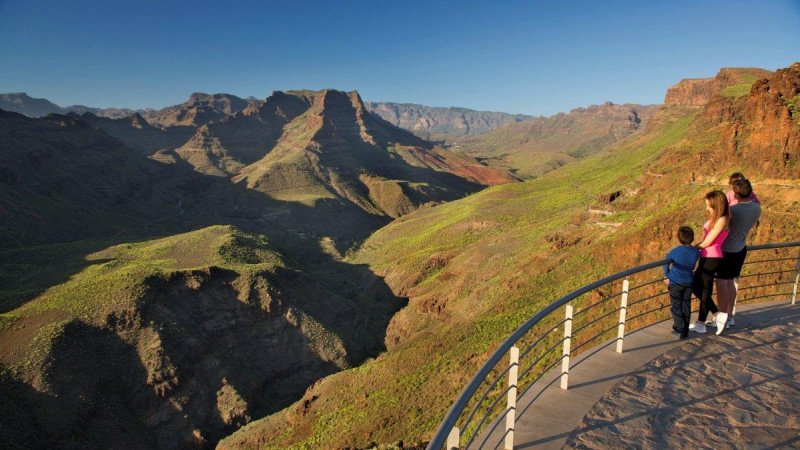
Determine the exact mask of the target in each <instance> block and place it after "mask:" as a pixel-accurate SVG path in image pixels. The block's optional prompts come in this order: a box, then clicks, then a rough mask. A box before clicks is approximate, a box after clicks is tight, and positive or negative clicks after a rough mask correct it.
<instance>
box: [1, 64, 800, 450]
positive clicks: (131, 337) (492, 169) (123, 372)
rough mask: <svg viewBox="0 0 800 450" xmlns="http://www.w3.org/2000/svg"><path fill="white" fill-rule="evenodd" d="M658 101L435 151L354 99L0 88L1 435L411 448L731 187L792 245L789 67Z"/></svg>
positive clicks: (32, 441)
mask: <svg viewBox="0 0 800 450" xmlns="http://www.w3.org/2000/svg"><path fill="white" fill-rule="evenodd" d="M681 86H683V87H681ZM670 92H671V94H669V95H668V96H667V97H668V98H667V102H666V104H665V105H660V106H640V105H629V104H626V105H615V104H611V103H607V104H605V105H597V106H590V107H587V108H578V109H575V110H573V111H571V112H570V113H568V114H559V115H556V116H553V117H549V118H538V119H533V118H525V119H530V120H527V121H525V122H518V119H522V118H521V117H515V116H508V117H506V118H499V117H498V118H496V121H495V122H492V120H495V119H492V120H488V119H487V123H486V127H487V129H489V128H492V127H494V130H493V131H491V132H489V133H486V134H483V135H481V136H468V134H469V132H464V133H462V134H463V136H461V137H459V138H458V139H455V138H450V137H448V138H447V139H448V143H447V146H448V148H443V146H441V145H437V144H434V143H432V142H429V141H426V140H423V139H421V138H420V137H419V136H416V135H414V134H412V133H411V132H409V131H407V130H405V129H402V128H399V127H397V126H395V125H393V124H392V123H390V121H388V120H386V119H384V118H381V117H379V116H378V115H376V114H373V113H370V112H369V111H368V108H367V105H365V104H364V102H362V100H361V98H360V97H359V95H358V93H357V92H355V91H354V92H341V91H335V90H324V91H288V92H274V93H273V94H272V95H271V96H270V97H268V98H267V99H264V100H255V99H240V98H237V97H235V96H230V95H227V94H216V95H207V94H193V95H192V97H191V98H190V99H189V100H188V101H187V102H185V103H183V104H181V105H176V106H173V107H169V108H165V109H162V110H158V111H153V110H146V111H122V110H120V115H121V116H118V115H117V113H116V112H111V111H109V110H95V109H92V108H86V107H80V108H84V109H74V108H78V107H70V109H69V110H67V109H59V110H49V108H59V107H57V106H56V105H53V104H52V103H49V102H46V101H43V100H41V99H39V100H36V99H30V97H27V96H24V94H6V95H3V96H2V97H1V98H2V102H3V103H2V106H0V108H2V109H3V111H0V423H3V424H4V425H3V426H2V427H0V442H3V443H4V444H6V445H8V446H11V447H24V448H39V447H70V448H72V447H75V448H77V447H85V446H94V447H134V446H135V447H140V448H183V447H212V446H214V445H216V444H217V443H219V445H220V448H241V447H247V448H249V447H269V448H275V447H288V446H292V445H296V446H298V447H303V446H310V447H345V446H351V447H366V446H368V445H370V444H371V443H373V442H375V443H385V444H397V443H398V442H399V441H401V440H402V441H403V442H405V443H407V444H408V443H412V442H424V441H425V440H426V439H428V438H429V437H430V436H431V434H432V432H433V430H434V429H435V427H436V425H437V424H438V422H439V419H440V418H441V417H442V416H443V414H444V412H445V410H446V408H447V407H448V406H449V405H450V402H451V401H452V399H454V398H455V397H456V395H457V394H458V391H459V390H460V389H461V388H462V386H463V384H464V381H465V380H466V379H468V377H470V376H471V375H472V373H473V372H474V370H475V368H477V367H478V366H479V365H480V364H481V363H482V362H483V361H484V360H485V359H486V357H487V355H488V353H489V350H490V349H491V347H492V345H494V344H495V343H496V342H497V341H498V339H501V338H503V337H505V336H506V335H507V334H508V333H509V332H510V331H511V330H513V329H515V328H516V327H517V326H518V325H519V324H520V323H521V322H522V321H524V320H526V319H527V318H528V317H530V316H532V315H533V314H534V313H535V312H536V311H537V310H538V308H540V307H541V305H545V304H548V303H549V302H550V301H551V300H553V299H554V297H558V296H560V295H561V294H563V293H564V292H568V291H569V290H570V289H572V288H573V287H575V286H580V285H583V284H585V283H586V282H587V280H592V279H596V278H597V277H599V276H602V275H603V274H607V273H609V272H613V271H617V270H619V269H621V268H625V267H630V266H631V265H635V264H638V263H641V262H644V261H650V260H654V259H658V258H660V257H661V256H663V254H664V253H665V250H666V249H668V248H669V247H670V246H672V245H673V244H674V242H672V235H673V232H674V230H675V229H676V228H677V226H679V225H683V224H689V225H690V226H692V227H693V228H695V230H696V231H698V230H699V227H700V225H701V222H702V221H703V217H704V215H703V214H704V213H703V211H704V209H703V205H702V202H701V200H700V199H702V195H703V194H704V193H705V192H706V191H707V190H708V189H711V188H716V187H723V186H721V185H720V184H719V183H720V182H721V181H723V180H724V179H726V177H727V175H728V174H729V173H730V172H732V171H737V170H738V171H743V172H745V173H746V175H747V176H748V177H750V178H751V179H752V180H753V181H754V183H755V188H756V191H757V192H758V195H759V198H761V199H762V201H763V203H764V204H765V209H764V213H763V215H762V220H761V223H760V224H759V226H758V228H757V229H756V232H755V236H754V240H755V242H768V241H785V240H789V239H798V238H800V217H799V216H798V214H797V204H798V203H800V194H798V187H797V186H796V180H797V179H798V178H800V164H797V161H798V159H800V154H798V152H800V150H799V149H800V125H798V122H799V121H800V106H798V105H800V97H799V96H798V93H800V64H794V65H792V66H791V67H790V68H787V69H781V70H778V71H777V72H775V73H771V72H766V71H758V70H753V69H741V70H740V69H723V71H721V72H720V74H719V75H718V76H717V77H716V78H714V79H709V80H705V81H697V80H694V81H692V82H687V81H684V82H681V83H680V84H679V85H677V86H676V87H673V88H671V89H670ZM375 105H379V104H374V105H373V106H375ZM6 107H8V109H7V108H6ZM14 108H16V109H14ZM11 109H13V110H14V111H20V112H23V113H25V114H26V115H30V116H41V115H44V116H43V117H39V118H33V117H26V116H25V115H22V114H18V113H16V112H11V111H10V110H11ZM376 109H377V107H376ZM396 111H401V109H399V107H398V109H397V110H396ZM452 111H455V110H454V109H451V112H452ZM123 112H124V114H122V113H123ZM48 114H49V115H48ZM458 114H462V119H463V120H464V121H465V122H464V123H466V124H468V129H469V130H471V131H475V130H476V129H477V128H478V124H479V123H480V121H479V120H477V119H475V121H474V123H472V122H470V121H472V120H473V119H472V118H470V117H472V116H470V115H469V114H468V112H467V111H462V112H460V113H458ZM401 115H402V114H401ZM411 116H412V115H411V113H409V116H408V117H411ZM509 117H510V118H511V119H509ZM414 120H415V122H414V123H417V122H419V120H421V119H414ZM504 120H510V122H508V123H505V125H502V124H501V123H500V122H501V121H504ZM431 123H433V122H431ZM412 128H413V125H412ZM431 129H432V128H431ZM463 130H466V128H463V129H462V131H463ZM692 174H694V176H693V175H692ZM522 178H527V179H529V181H528V182H525V183H521V182H518V181H519V180H520V179H522ZM486 187H491V188H489V189H485V188H486Z"/></svg>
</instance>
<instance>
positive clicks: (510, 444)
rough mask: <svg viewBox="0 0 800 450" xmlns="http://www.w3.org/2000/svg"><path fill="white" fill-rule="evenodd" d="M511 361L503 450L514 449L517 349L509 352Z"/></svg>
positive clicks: (517, 372) (517, 370) (517, 371)
mask: <svg viewBox="0 0 800 450" xmlns="http://www.w3.org/2000/svg"><path fill="white" fill-rule="evenodd" d="M509 354H510V355H511V361H510V362H509V365H510V368H509V369H508V405H507V408H508V410H507V412H506V445H505V450H513V449H514V422H516V421H517V375H518V374H519V348H517V347H511V349H510V350H509Z"/></svg>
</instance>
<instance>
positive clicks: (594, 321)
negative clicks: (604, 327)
mask: <svg viewBox="0 0 800 450" xmlns="http://www.w3.org/2000/svg"><path fill="white" fill-rule="evenodd" d="M619 311H620V308H615V309H612V310H611V311H609V312H607V313H605V314H603V315H602V316H600V317H597V318H596V319H594V320H592V321H591V322H587V323H585V324H583V325H581V326H580V327H578V328H576V329H574V330H572V334H578V332H579V331H581V330H583V329H585V328H586V327H589V326H591V325H594V324H596V323H597V322H599V321H601V320H603V319H605V318H606V317H608V316H610V315H612V314H617V313H619ZM617 325H618V324H616V323H615V324H614V326H615V327H616V326H617Z"/></svg>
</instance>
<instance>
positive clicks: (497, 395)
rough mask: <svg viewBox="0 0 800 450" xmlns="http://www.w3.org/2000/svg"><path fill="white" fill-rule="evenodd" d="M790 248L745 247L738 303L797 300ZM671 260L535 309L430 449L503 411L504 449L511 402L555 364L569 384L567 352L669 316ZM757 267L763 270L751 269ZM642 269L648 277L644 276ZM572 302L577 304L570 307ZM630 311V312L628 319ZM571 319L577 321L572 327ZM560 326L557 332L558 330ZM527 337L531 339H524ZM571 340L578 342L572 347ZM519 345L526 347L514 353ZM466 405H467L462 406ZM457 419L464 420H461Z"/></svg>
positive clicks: (460, 444) (464, 438) (465, 441)
mask: <svg viewBox="0 0 800 450" xmlns="http://www.w3.org/2000/svg"><path fill="white" fill-rule="evenodd" d="M795 248H798V249H800V242H790V243H783V244H765V245H754V246H748V247H747V250H748V261H746V262H745V266H744V268H743V270H742V276H741V277H740V281H739V282H738V284H737V288H738V295H737V303H744V302H750V301H755V300H761V299H766V298H770V297H777V296H784V297H788V296H789V295H790V294H791V302H792V304H795V302H796V298H797V286H798V280H799V279H800V252H798V253H797V254H796V255H795V254H794V253H792V255H791V256H786V255H781V254H780V253H781V252H786V253H787V254H788V252H793V251H794V249H795ZM769 250H772V251H774V254H773V255H772V256H771V257H770V255H766V256H763V257H762V256H761V255H762V252H763V253H768V252H767V251H769ZM756 252H757V253H756ZM754 254H757V255H758V259H755V260H750V258H752V257H754ZM789 261H792V262H794V267H792V268H791V269H787V266H789V265H790V264H789ZM670 262H672V261H671V260H661V261H655V262H652V263H649V264H644V265H641V266H638V267H634V268H632V269H628V270H625V271H622V272H619V273H616V274H614V275H610V276H608V277H605V278H603V279H601V280H598V281H596V282H594V283H591V284H588V285H586V286H584V287H582V288H580V289H577V290H575V291H573V292H570V293H569V294H567V295H565V296H564V297H562V298H560V299H558V300H556V301H554V302H553V303H551V304H549V305H548V306H546V307H545V308H543V309H542V310H540V311H539V312H538V313H537V314H536V315H534V316H533V317H531V318H530V319H529V320H528V321H527V322H525V323H524V324H522V326H520V327H519V328H517V330H516V331H514V332H513V333H512V334H511V336H509V337H508V339H506V340H505V341H504V342H503V343H502V344H500V346H499V347H498V348H497V350H495V352H494V353H492V355H491V356H490V357H489V359H488V360H487V361H486V363H484V365H483V366H482V367H481V368H480V369H479V370H478V372H477V373H476V374H475V376H474V377H473V378H472V380H470V382H469V383H468V384H467V386H466V387H465V388H464V390H463V391H462V392H461V395H460V396H459V397H458V399H456V401H455V403H453V405H452V406H451V407H450V410H449V411H448V413H447V415H446V416H445V418H444V419H443V420H442V422H441V423H440V425H439V428H438V429H437V431H436V434H435V435H434V436H433V438H432V439H431V442H430V443H429V444H428V449H429V450H432V449H440V448H442V447H445V446H446V448H447V449H448V450H449V449H453V448H469V447H470V446H471V445H472V444H473V443H474V442H475V440H476V438H478V436H479V435H481V433H482V432H483V431H484V430H485V428H486V426H487V425H488V424H489V423H492V422H494V427H498V426H500V425H501V424H502V418H503V416H505V430H506V431H505V433H503V434H502V438H501V439H503V440H504V445H505V448H513V441H514V424H515V422H516V401H517V399H518V398H521V397H522V396H523V395H525V393H526V392H527V391H528V390H529V389H530V388H531V387H532V386H533V385H534V383H536V382H537V381H538V380H539V379H541V378H542V377H543V376H544V375H545V374H547V373H548V372H550V371H551V369H554V368H555V367H557V366H558V364H559V363H560V364H561V377H560V382H561V388H562V389H567V388H568V385H569V360H570V356H571V355H577V354H579V353H580V351H578V350H579V349H587V348H589V347H588V345H589V344H590V343H596V342H598V341H599V340H600V339H601V338H603V337H606V339H605V340H603V341H601V342H605V341H607V339H608V338H611V337H612V334H611V333H612V332H613V331H614V330H616V331H617V338H616V351H617V352H618V353H622V351H623V343H624V337H625V329H626V326H627V327H628V328H629V329H630V330H638V329H640V328H644V327H645V326H648V325H651V324H653V323H656V322H658V321H660V320H663V319H666V318H667V316H668V315H669V307H670V303H669V294H668V292H667V291H666V290H665V289H664V286H665V285H664V284H663V283H662V281H663V272H662V269H661V267H662V266H663V265H664V264H668V263H670ZM755 266H758V267H760V268H763V269H764V270H763V271H761V272H754V271H753V268H754V267H755ZM654 269H657V270H658V271H659V273H658V276H656V277H654V276H653V275H652V273H650V272H651V271H652V270H654ZM648 273H649V276H650V279H647V278H644V279H643V280H642V278H643V277H646V276H647V275H648ZM632 278H633V282H632ZM619 280H623V282H622V285H621V289H620V290H618V291H613V290H612V292H610V293H609V292H605V291H604V290H603V288H607V287H608V286H611V285H612V283H614V282H617V281H619ZM789 284H791V285H792V286H793V287H792V291H791V293H788V292H785V291H784V290H783V289H785V286H786V285H789ZM606 290H607V289H606ZM589 293H595V294H596V297H599V299H598V300H596V301H589V302H587V301H586V300H587V299H586V298H585V296H586V294H589ZM617 298H619V304H618V306H617V304H613V305H612V304H611V301H612V300H614V299H617ZM629 298H630V299H631V302H630V303H629V302H628V300H629ZM589 300H591V299H589ZM572 302H574V303H576V304H577V305H578V306H580V307H581V309H580V310H578V311H577V312H574V311H573V310H574V308H573V305H572V304H571V303H572ZM587 303H588V304H587ZM561 307H565V314H564V318H563V320H561V319H559V318H558V317H556V316H555V315H554V314H553V313H555V312H556V311H557V310H558V309H559V308H561ZM734 308H735V306H734ZM665 310H666V311H665ZM628 311H631V312H632V313H633V315H632V316H630V317H628V316H627V313H628ZM617 314H618V317H619V320H618V321H614V322H612V324H611V326H607V325H608V322H609V321H610V320H612V319H613V317H612V316H616V315H617ZM573 325H577V326H576V327H575V328H574V329H573ZM562 327H563V329H564V334H563V337H562V336H561V335H560V334H559V333H558V331H559V330H560V329H561V328H562ZM539 328H542V329H539ZM587 334H588V335H587ZM526 340H532V342H530V343H527V342H526ZM573 343H574V344H576V345H575V346H573ZM559 347H562V352H561V355H560V356H559V355H558V353H557V351H556V350H557V349H558V348H559ZM520 348H524V349H523V350H522V351H520ZM504 358H508V360H509V364H508V365H507V366H499V364H500V362H501V361H502V360H503V359H504ZM530 358H533V361H531V362H528V363H527V365H526V366H525V367H524V368H523V369H522V370H521V371H520V368H521V365H520V362H521V361H523V360H525V359H530ZM506 377H507V378H508V384H507V386H505V387H504V386H502V385H501V382H502V381H503V380H504V379H505V378H506ZM490 378H491V381H490ZM484 384H486V385H487V387H486V388H484V389H483V390H482V391H481V393H480V394H479V389H480V388H481V386H482V385H484ZM523 385H524V386H527V387H526V389H525V390H523V391H522V393H520V394H519V395H518V390H519V388H520V387H521V386H523ZM504 398H505V399H506V400H507V403H506V407H505V409H503V410H502V412H501V413H497V414H495V411H496V410H497V409H498V408H497V407H498V405H501V404H502V403H501V402H502V399H504ZM469 406H472V407H471V408H470V409H469V410H467V408H468V407H469ZM461 417H464V419H463V421H461V422H460V423H459V418H461ZM499 443H500V442H498V444H499ZM492 448H494V447H492Z"/></svg>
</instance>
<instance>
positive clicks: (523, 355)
mask: <svg viewBox="0 0 800 450" xmlns="http://www.w3.org/2000/svg"><path fill="white" fill-rule="evenodd" d="M566 321H567V320H566V319H564V320H561V321H560V322H558V323H557V324H555V325H554V326H553V328H550V329H549V330H547V331H545V332H544V333H542V334H541V335H540V336H539V339H536V340H535V341H533V343H532V344H531V345H529V346H527V347H525V351H523V352H522V353H520V354H519V359H522V358H524V357H526V356H528V353H530V351H531V350H533V347H535V346H536V345H537V344H538V343H539V342H542V341H543V340H544V339H545V338H546V337H548V336H549V335H550V333H552V332H553V331H555V330H557V329H559V328H561V325H564V322H566ZM561 342H563V339H562V340H561V341H559V342H558V344H561ZM545 353H547V352H545Z"/></svg>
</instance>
